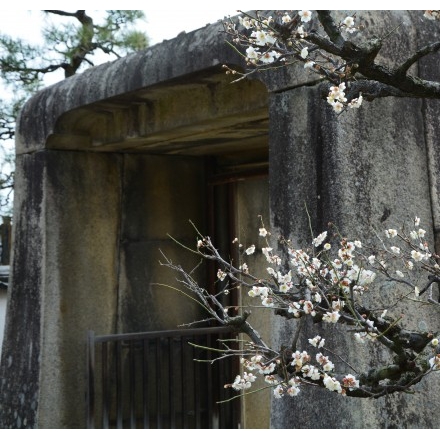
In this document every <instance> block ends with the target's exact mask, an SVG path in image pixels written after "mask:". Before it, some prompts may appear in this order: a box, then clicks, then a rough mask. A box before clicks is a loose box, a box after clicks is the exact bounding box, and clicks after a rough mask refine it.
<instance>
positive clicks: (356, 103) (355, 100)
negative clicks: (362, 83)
mask: <svg viewBox="0 0 440 440" xmlns="http://www.w3.org/2000/svg"><path fill="white" fill-rule="evenodd" d="M363 100H364V98H363V97H362V93H359V97H358V98H353V99H352V100H351V101H350V102H349V103H348V104H347V105H348V107H349V108H359V107H360V106H361V105H362V102H363Z"/></svg>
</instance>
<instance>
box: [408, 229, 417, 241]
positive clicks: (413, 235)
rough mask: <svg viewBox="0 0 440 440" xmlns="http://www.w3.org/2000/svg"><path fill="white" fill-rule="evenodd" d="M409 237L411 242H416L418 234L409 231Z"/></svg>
mask: <svg viewBox="0 0 440 440" xmlns="http://www.w3.org/2000/svg"><path fill="white" fill-rule="evenodd" d="M409 236H410V237H411V238H412V239H413V240H417V239H418V238H419V234H418V233H417V231H411V232H410V233H409Z"/></svg>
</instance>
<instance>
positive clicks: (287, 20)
mask: <svg viewBox="0 0 440 440" xmlns="http://www.w3.org/2000/svg"><path fill="white" fill-rule="evenodd" d="M281 21H282V22H283V23H284V24H287V23H290V22H291V21H292V18H291V17H290V15H289V14H288V13H287V12H286V13H285V14H284V15H283V17H282V18H281Z"/></svg>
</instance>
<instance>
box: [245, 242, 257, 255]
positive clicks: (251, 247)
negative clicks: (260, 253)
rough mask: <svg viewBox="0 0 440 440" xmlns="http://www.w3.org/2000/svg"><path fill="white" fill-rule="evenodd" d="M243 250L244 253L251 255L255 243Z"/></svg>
mask: <svg viewBox="0 0 440 440" xmlns="http://www.w3.org/2000/svg"><path fill="white" fill-rule="evenodd" d="M244 252H245V253H246V255H252V254H253V253H254V252H255V245H254V244H253V245H251V246H249V247H248V248H247V249H246V250H245V251H244Z"/></svg>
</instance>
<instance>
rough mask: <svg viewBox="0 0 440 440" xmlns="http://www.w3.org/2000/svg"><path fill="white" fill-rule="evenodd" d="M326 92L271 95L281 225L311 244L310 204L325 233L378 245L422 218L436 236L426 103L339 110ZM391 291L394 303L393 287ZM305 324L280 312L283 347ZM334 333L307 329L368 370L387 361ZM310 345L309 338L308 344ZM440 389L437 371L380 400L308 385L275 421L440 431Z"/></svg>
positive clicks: (274, 210) (273, 178) (433, 314)
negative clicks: (382, 236)
mask: <svg viewBox="0 0 440 440" xmlns="http://www.w3.org/2000/svg"><path fill="white" fill-rule="evenodd" d="M319 96H320V93H319V90H318V88H316V87H307V88H305V87H304V88H298V89H295V90H289V91H285V92H283V93H279V94H273V95H272V97H271V105H270V117H271V124H270V127H271V128H270V136H269V138H270V182H271V187H270V197H271V216H272V224H273V227H274V228H275V229H276V231H277V232H278V233H279V234H280V235H282V236H284V237H287V238H291V239H292V240H293V242H294V243H295V245H298V246H310V243H311V239H312V237H311V233H310V228H309V224H308V217H307V213H306V208H305V206H307V209H308V212H309V215H310V217H311V227H312V228H313V231H314V233H315V235H317V234H319V233H321V232H322V231H324V230H327V229H328V227H327V223H328V222H330V221H331V222H333V223H334V224H335V225H337V227H338V229H339V230H340V231H341V233H342V234H350V235H349V236H350V237H352V238H353V239H355V238H358V239H360V240H362V241H364V242H366V243H371V242H372V241H373V240H372V237H374V233H373V228H375V229H376V230H378V231H382V230H384V229H386V228H387V227H388V228H389V227H399V226H400V225H402V223H403V222H411V221H412V219H413V218H414V216H415V215H418V216H419V217H420V218H421V219H422V221H423V225H424V227H425V228H426V229H427V230H428V231H429V239H430V240H432V238H433V229H434V228H433V216H432V210H431V198H430V181H429V175H428V173H427V147H426V143H425V137H424V130H423V119H422V102H421V101H418V100H404V99H394V98H386V99H381V100H377V101H375V102H373V103H368V104H366V105H365V106H363V107H361V108H360V109H358V110H356V111H349V112H346V113H344V114H341V115H336V114H335V113H334V112H333V110H332V109H331V108H330V106H327V105H326V104H325V102H324V101H322V100H320V99H319ZM280 109H282V113H281V114H280ZM381 289H382V290H381V293H383V295H384V297H386V298H387V300H388V301H390V302H391V301H392V299H393V294H395V292H394V291H393V290H392V287H391V286H390V287H388V286H382V288H381ZM384 302H385V303H386V300H384ZM404 313H405V317H404V320H403V324H404V325H405V326H408V327H409V328H414V329H416V330H417V329H419V328H422V327H425V326H427V327H428V329H432V330H437V328H438V318H439V314H438V311H437V310H434V309H431V311H430V310H429V309H426V310H424V311H423V316H422V315H417V314H415V313H414V312H413V311H412V310H411V307H409V306H408V308H407V309H404ZM295 326H296V324H295V323H292V322H291V323H286V321H285V320H284V319H283V318H280V317H277V318H276V321H275V326H274V329H273V339H274V343H275V345H276V346H277V345H280V344H282V343H284V344H286V343H289V342H290V340H291V335H292V334H293V331H294V329H295ZM333 329H334V327H330V326H329V327H326V326H325V325H322V324H320V325H316V326H315V328H314V329H313V330H312V328H311V327H310V328H308V329H307V330H308V331H309V332H310V333H309V335H310V334H312V332H313V331H315V332H316V334H320V335H322V336H324V337H325V338H326V346H327V347H328V348H330V349H332V350H334V351H335V352H336V353H338V354H340V355H343V356H344V357H348V358H349V359H348V360H349V361H353V359H355V361H354V362H355V363H356V365H361V366H362V368H364V369H365V368H368V367H369V366H373V365H374V363H375V362H377V361H379V360H382V359H384V356H385V354H384V352H383V351H382V350H381V349H380V347H368V348H365V347H364V348H363V349H360V347H359V345H358V344H357V345H356V343H355V342H354V340H353V338H352V336H350V334H349V333H347V332H346V329H344V328H343V327H342V328H341V327H340V328H338V329H337V330H336V331H334V330H333ZM313 334H314V333H313ZM307 346H308V344H307V338H304V337H303V338H302V340H301V345H300V346H299V347H298V349H300V350H308V349H309V348H308V347H307ZM439 390H440V381H439V378H438V377H435V376H434V375H433V376H432V377H430V378H429V379H427V380H425V381H424V382H423V383H421V384H419V385H418V386H417V392H416V394H414V395H404V394H399V395H391V396H389V397H384V398H381V399H377V400H374V399H371V400H370V399H356V398H343V397H341V396H338V395H336V394H334V393H333V394H331V393H329V392H327V391H326V390H321V389H314V388H313V387H306V386H303V387H302V392H301V395H300V396H299V397H298V398H293V399H292V398H283V399H279V400H278V399H273V401H272V420H271V422H272V427H274V428H435V427H437V428H438V426H439V425H438V420H437V418H436V417H433V411H434V412H435V410H434V409H433V405H434V406H435V402H436V397H435V396H437V395H438V392H439ZM428 407H430V408H431V409H430V410H429V411H421V410H420V408H428ZM328 408H331V410H328Z"/></svg>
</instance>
